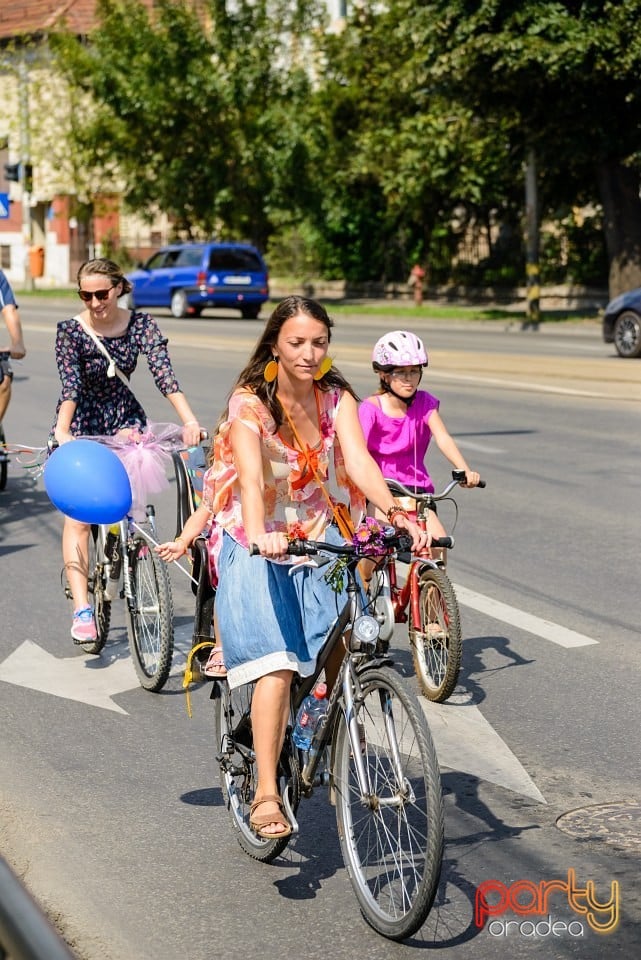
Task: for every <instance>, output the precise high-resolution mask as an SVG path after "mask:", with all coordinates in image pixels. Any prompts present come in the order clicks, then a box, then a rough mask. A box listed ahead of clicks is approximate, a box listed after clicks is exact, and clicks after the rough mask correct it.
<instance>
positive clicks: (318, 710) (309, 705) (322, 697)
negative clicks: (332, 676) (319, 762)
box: [292, 683, 327, 750]
mask: <svg viewBox="0 0 641 960" xmlns="http://www.w3.org/2000/svg"><path fill="white" fill-rule="evenodd" d="M326 713H327V686H326V684H324V683H319V684H318V685H317V686H316V688H315V690H314V692H313V693H310V694H309V695H308V696H307V697H305V699H304V700H303V702H302V703H301V705H300V709H299V711H298V716H297V717H296V726H295V727H294V731H293V733H292V740H293V741H294V743H295V744H296V746H297V747H298V748H299V749H300V750H309V747H310V744H311V742H312V737H313V736H314V733H315V732H316V727H317V726H318V724H319V721H320V719H321V717H324V716H325V714H326Z"/></svg>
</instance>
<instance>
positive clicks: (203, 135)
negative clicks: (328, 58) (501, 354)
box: [52, 0, 312, 246]
mask: <svg viewBox="0 0 641 960" xmlns="http://www.w3.org/2000/svg"><path fill="white" fill-rule="evenodd" d="M198 9H199V8H198V7H195V6H194V5H193V4H191V3H190V2H187V0H158V2H157V3H155V4H154V9H153V11H152V12H150V11H149V10H148V9H147V8H146V7H144V6H143V5H142V4H140V3H138V2H137V0H99V3H98V17H99V21H100V22H99V25H98V26H97V28H96V29H95V30H94V31H92V33H91V35H90V36H89V38H88V42H87V43H86V44H85V43H82V42H80V41H79V40H78V39H77V38H76V37H74V36H71V35H70V34H61V35H58V36H57V37H55V38H53V41H52V45H53V49H54V51H55V54H56V59H57V64H58V68H59V70H60V71H61V72H62V73H63V75H64V76H65V77H67V78H68V80H69V82H70V84H72V85H73V86H74V87H76V88H78V89H80V90H83V91H86V92H87V94H89V95H90V97H91V100H92V105H93V106H92V109H91V110H90V111H89V112H88V114H85V116H84V117H83V121H82V123H81V125H80V126H79V127H78V129H77V130H76V132H75V137H74V139H76V140H77V142H78V143H82V146H83V151H84V153H85V155H87V154H88V155H89V157H90V160H91V165H92V166H93V167H97V168H99V169H103V170H105V169H114V170H115V169H117V170H118V172H119V175H120V176H121V177H122V178H123V180H124V182H125V187H126V189H125V192H126V201H127V204H128V205H129V207H130V208H131V209H133V210H136V211H140V212H143V213H147V214H149V215H152V214H153V212H154V211H155V210H158V209H160V210H162V211H164V212H165V213H167V214H169V216H170V217H172V218H173V219H174V221H175V223H176V228H177V232H178V233H179V234H180V235H183V236H185V237H191V236H192V235H194V234H195V233H199V234H204V235H211V234H214V233H218V234H220V235H222V236H232V235H233V236H235V237H237V238H243V237H246V238H248V239H251V240H253V241H254V242H256V243H258V244H259V245H261V246H264V244H265V242H266V240H267V237H268V235H269V233H270V231H271V229H272V225H271V210H272V208H274V207H277V206H278V205H279V203H282V202H283V198H284V197H285V196H286V197H287V198H288V201H289V203H290V204H291V205H293V206H295V205H296V203H297V201H298V198H299V197H300V196H303V195H304V190H305V185H306V181H305V175H304V169H303V174H302V176H301V167H303V168H304V159H305V148H304V143H303V142H302V139H301V136H300V128H299V126H298V124H297V121H296V117H297V108H296V105H297V103H298V102H299V101H300V99H301V98H304V97H305V95H306V90H307V85H308V82H309V81H308V80H307V78H306V76H305V74H304V73H303V72H302V71H301V70H293V69H290V68H289V61H288V59H287V56H286V52H287V41H288V39H291V36H292V35H293V34H294V33H295V32H297V31H299V30H300V29H303V28H308V27H309V25H310V23H311V21H312V17H311V13H310V12H309V10H310V8H309V6H305V7H303V6H301V7H300V8H295V9H294V10H293V11H292V9H291V5H290V4H288V3H287V2H286V0H272V2H270V3H269V4H268V3H267V2H265V0H258V2H251V3H250V2H247V0H238V2H237V3H235V4H234V5H233V8H232V7H230V8H228V5H227V4H226V3H225V2H224V0H212V2H211V3H210V4H209V6H208V8H207V11H206V13H207V16H206V17H204V16H203V18H202V19H199V16H198ZM200 9H201V11H202V12H203V13H204V12H205V11H204V9H203V8H202V7H201V8H200ZM294 169H296V171H297V174H298V176H297V180H296V182H295V183H296V189H294V188H293V187H294V182H293V180H292V171H293V170H294Z"/></svg>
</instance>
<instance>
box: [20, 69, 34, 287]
mask: <svg viewBox="0 0 641 960" xmlns="http://www.w3.org/2000/svg"><path fill="white" fill-rule="evenodd" d="M18 97H19V108H20V186H21V187H22V242H23V244H24V249H25V258H24V280H25V289H27V290H33V288H34V282H33V277H32V276H31V264H30V261H29V254H30V250H31V242H32V240H33V228H32V223H31V190H32V184H31V182H30V180H31V177H30V175H29V174H30V171H31V132H30V123H29V67H28V66H27V57H26V54H25V53H24V52H23V53H22V55H21V57H20V62H19V65H18Z"/></svg>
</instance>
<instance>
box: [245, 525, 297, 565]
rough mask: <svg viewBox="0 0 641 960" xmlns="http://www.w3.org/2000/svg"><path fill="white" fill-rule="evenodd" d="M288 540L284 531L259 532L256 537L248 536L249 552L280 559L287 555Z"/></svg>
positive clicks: (269, 558)
mask: <svg viewBox="0 0 641 960" xmlns="http://www.w3.org/2000/svg"><path fill="white" fill-rule="evenodd" d="M288 542H289V541H288V540H287V537H286V536H285V534H284V533H278V532H277V531H272V532H271V533H261V534H259V536H257V537H250V538H249V544H250V547H249V552H250V553H251V554H256V553H259V554H260V555H261V557H266V558H267V559H268V560H281V559H283V557H286V556H287V545H288ZM254 548H255V549H254Z"/></svg>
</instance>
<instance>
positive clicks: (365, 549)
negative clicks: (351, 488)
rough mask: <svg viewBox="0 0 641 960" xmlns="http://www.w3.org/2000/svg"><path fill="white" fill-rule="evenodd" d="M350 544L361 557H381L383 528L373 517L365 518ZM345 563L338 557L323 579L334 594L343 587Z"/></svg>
mask: <svg viewBox="0 0 641 960" xmlns="http://www.w3.org/2000/svg"><path fill="white" fill-rule="evenodd" d="M351 543H352V546H354V547H355V548H356V550H357V551H358V554H359V556H361V557H375V556H381V555H382V554H384V553H386V552H387V546H386V544H385V527H384V526H383V524H382V523H381V522H380V521H379V520H376V519H375V518H374V517H365V520H364V521H363V523H361V524H359V525H358V527H357V528H356V530H355V531H354V534H353V536H352V538H351ZM347 563H348V557H338V559H337V560H335V561H334V562H333V563H332V565H331V567H330V568H329V570H328V571H327V573H326V574H325V576H324V577H323V579H324V580H325V582H326V583H328V584H329V585H330V587H331V588H332V590H334V591H335V592H336V593H341V591H342V590H343V588H344V586H345V567H346V566H347Z"/></svg>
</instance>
